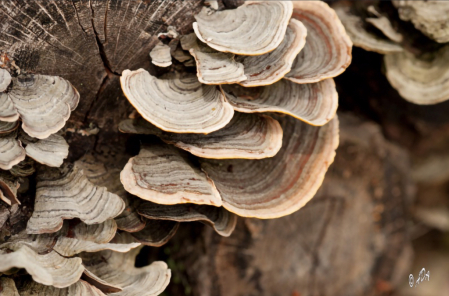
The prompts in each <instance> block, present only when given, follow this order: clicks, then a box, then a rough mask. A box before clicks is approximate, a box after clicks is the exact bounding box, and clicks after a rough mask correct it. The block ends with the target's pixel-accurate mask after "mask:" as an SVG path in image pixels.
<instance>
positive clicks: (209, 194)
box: [120, 144, 221, 206]
mask: <svg viewBox="0 0 449 296" xmlns="http://www.w3.org/2000/svg"><path fill="white" fill-rule="evenodd" d="M120 180H121V182H122V184H123V186H124V187H125V189H126V191H128V192H129V193H131V194H134V195H136V196H138V197H140V198H142V199H145V200H149V201H152V202H155V203H159V204H165V205H172V204H179V203H195V204H206V205H213V206H221V198H220V194H219V193H218V191H217V189H216V188H215V185H214V184H213V182H212V181H211V180H210V179H209V178H208V177H207V175H206V174H204V172H202V171H201V170H200V169H198V168H196V167H195V166H194V165H193V164H191V163H190V161H189V160H188V159H187V157H186V155H184V154H183V153H182V152H181V151H179V150H177V149H176V148H173V147H171V146H168V145H165V144H160V145H158V144H155V145H151V146H142V147H141V149H140V152H139V155H137V156H135V157H132V158H131V159H130V160H129V161H128V163H127V164H126V166H125V168H124V169H123V171H122V172H121V174H120Z"/></svg>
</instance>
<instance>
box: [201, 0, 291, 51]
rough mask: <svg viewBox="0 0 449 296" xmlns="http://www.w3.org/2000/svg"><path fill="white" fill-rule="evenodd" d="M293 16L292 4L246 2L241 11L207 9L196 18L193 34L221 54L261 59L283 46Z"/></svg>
mask: <svg viewBox="0 0 449 296" xmlns="http://www.w3.org/2000/svg"><path fill="white" fill-rule="evenodd" d="M291 16H292V3H291V2H290V1H246V2H245V4H243V5H242V6H240V7H238V8H237V9H229V10H223V11H213V10H210V9H208V8H203V10H201V12H200V13H199V14H197V15H196V16H195V19H196V22H195V23H193V30H194V31H195V34H196V35H197V37H198V38H199V39H200V40H201V41H202V42H204V43H206V44H207V45H208V46H210V47H212V48H214V49H216V50H218V51H221V52H231V53H235V54H240V55H261V54H265V53H268V52H270V51H272V50H274V49H275V48H276V47H278V46H279V44H280V43H281V42H282V40H283V39H284V35H285V31H286V29H287V25H288V22H289V21H290V17H291Z"/></svg>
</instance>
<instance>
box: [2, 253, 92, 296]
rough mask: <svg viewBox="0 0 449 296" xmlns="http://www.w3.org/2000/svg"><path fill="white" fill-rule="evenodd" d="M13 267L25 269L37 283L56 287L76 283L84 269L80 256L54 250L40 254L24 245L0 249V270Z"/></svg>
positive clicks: (3, 270)
mask: <svg viewBox="0 0 449 296" xmlns="http://www.w3.org/2000/svg"><path fill="white" fill-rule="evenodd" d="M14 267H16V268H24V269H26V271H27V272H28V273H29V274H30V275H31V276H32V277H33V280H34V281H36V282H38V283H41V284H44V285H52V286H54V287H57V288H65V287H68V286H70V285H72V284H74V283H76V282H77V281H78V280H79V279H80V278H81V275H82V274H83V271H84V267H83V265H82V261H81V259H80V258H65V257H63V256H61V255H59V254H58V253H57V252H56V251H51V252H50V253H48V254H44V255H41V254H38V253H37V252H35V251H34V250H32V249H31V248H29V247H27V246H25V245H23V246H20V247H19V248H17V249H16V250H14V251H13V252H11V253H6V252H5V253H2V251H0V272H5V271H7V270H9V269H11V268H14Z"/></svg>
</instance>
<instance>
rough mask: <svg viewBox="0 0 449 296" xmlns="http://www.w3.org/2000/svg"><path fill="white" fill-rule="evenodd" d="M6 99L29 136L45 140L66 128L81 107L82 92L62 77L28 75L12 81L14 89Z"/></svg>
mask: <svg viewBox="0 0 449 296" xmlns="http://www.w3.org/2000/svg"><path fill="white" fill-rule="evenodd" d="M3 100H5V103H4V104H7V105H8V108H9V106H10V105H11V104H12V105H13V108H14V109H15V110H16V112H17V113H18V114H19V115H20V118H21V119H22V129H23V130H24V131H25V132H26V133H27V134H28V135H30V136H31V137H34V138H38V139H45V138H47V137H49V136H50V135H51V134H54V133H56V132H57V131H59V130H60V129H61V128H62V127H63V126H64V125H65V122H66V121H67V120H68V119H69V117H70V113H71V111H73V110H74V109H75V108H76V107H77V105H78V102H79V93H78V91H77V90H76V89H75V88H74V87H73V86H72V85H71V84H70V82H68V81H67V80H64V79H63V78H61V77H58V76H47V75H25V76H19V77H17V78H13V87H12V88H11V90H10V91H9V92H8V95H7V98H6V99H5V98H2V99H1V101H3ZM0 120H5V119H2V118H1V117H0ZM43 123H44V124H43Z"/></svg>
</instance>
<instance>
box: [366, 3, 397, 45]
mask: <svg viewBox="0 0 449 296" xmlns="http://www.w3.org/2000/svg"><path fill="white" fill-rule="evenodd" d="M367 10H368V11H369V12H370V13H371V14H373V15H374V16H375V17H369V18H366V19H365V20H366V22H367V23H370V24H371V25H373V26H374V27H376V28H377V29H379V31H381V32H382V33H383V34H384V35H385V36H386V37H388V39H390V40H391V41H394V42H397V43H400V42H402V40H403V39H404V36H402V34H401V33H399V32H398V31H396V30H395V29H394V28H393V24H392V23H391V22H390V20H389V19H388V18H387V17H386V16H384V15H382V14H380V13H379V12H378V11H377V10H376V8H375V7H374V6H373V5H370V6H368V9H367Z"/></svg>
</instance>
